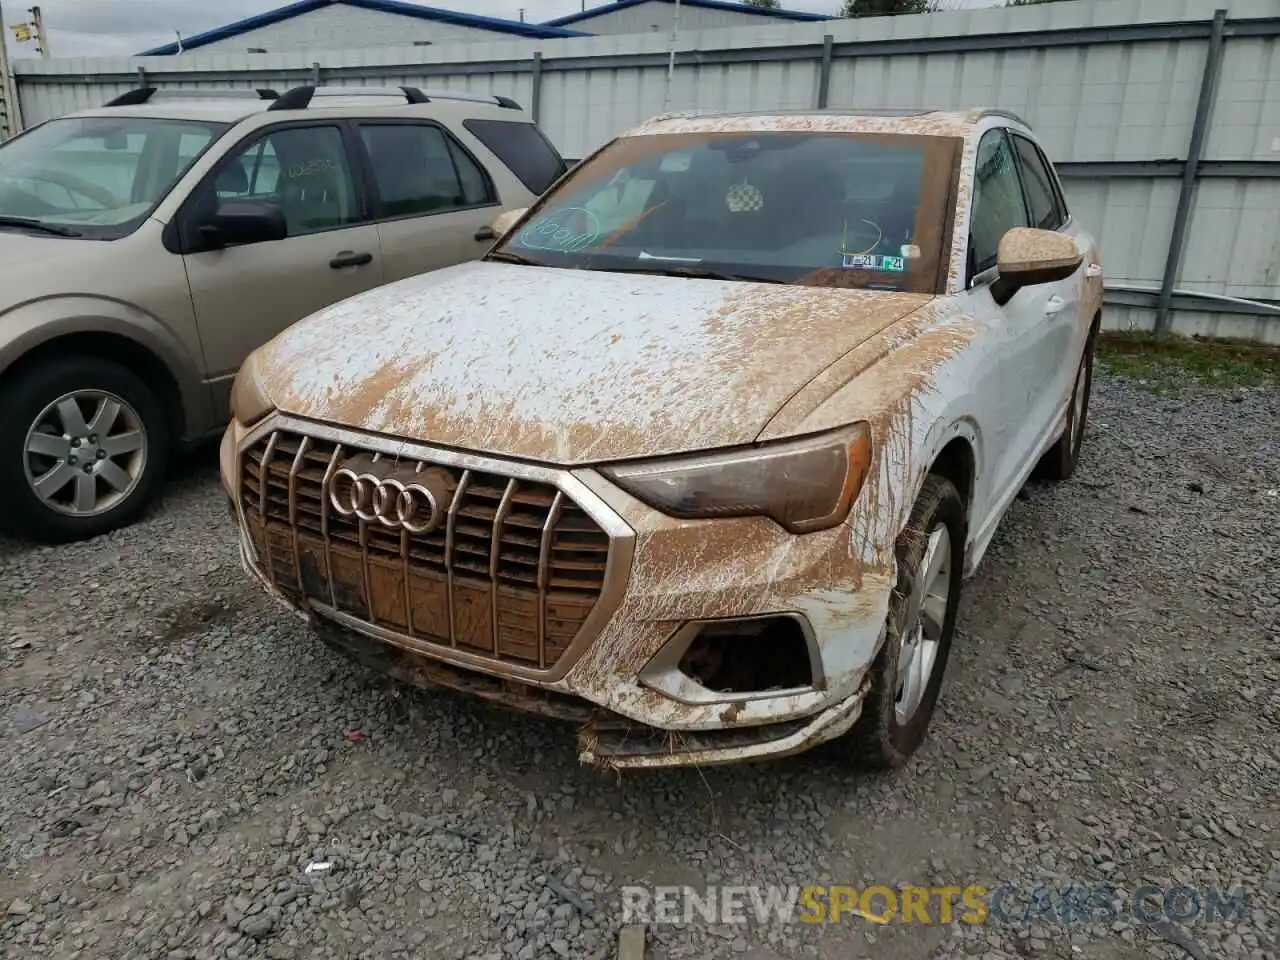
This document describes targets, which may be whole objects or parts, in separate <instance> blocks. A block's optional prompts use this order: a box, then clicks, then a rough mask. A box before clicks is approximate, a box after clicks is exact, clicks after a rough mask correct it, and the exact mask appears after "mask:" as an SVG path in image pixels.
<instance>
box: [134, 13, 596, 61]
mask: <svg viewBox="0 0 1280 960" xmlns="http://www.w3.org/2000/svg"><path fill="white" fill-rule="evenodd" d="M335 3H343V4H346V5H347V6H349V7H360V8H361V9H364V10H376V11H378V12H379V13H398V14H400V15H401V16H404V17H413V18H415V19H417V20H432V21H434V22H436V23H448V24H452V25H453V26H456V27H474V28H475V29H477V30H492V31H493V32H494V33H507V34H511V35H512V36H517V37H529V38H532V39H550V38H555V37H588V36H590V34H588V33H581V32H579V31H577V30H562V29H561V28H559V27H556V26H552V25H550V24H545V23H520V22H518V21H516V20H499V19H498V18H496V17H481V16H477V15H476V14H473V13H458V11H456V10H441V9H440V8H439V7H424V6H421V5H419V4H416V3H404V2H402V0H298V2H297V3H290V4H286V5H285V6H283V7H279V8H277V9H275V10H268V11H267V12H266V13H260V14H258V15H257V16H256V17H246V18H245V19H243V20H237V21H236V22H235V23H228V24H227V25H226V26H224V27H216V28H214V29H213V30H206V31H205V32H204V33H198V34H196V35H195V36H193V37H187V38H185V39H184V40H183V41H182V49H183V50H192V49H194V48H196V47H203V46H205V45H207V44H210V43H217V42H218V41H219V40H229V39H231V38H232V37H238V36H240V35H241V34H244V33H248V32H249V31H250V30H257V29H259V28H260V27H269V26H271V24H273V23H280V22H282V21H284V20H292V19H293V18H294V17H300V16H302V15H303V14H305V13H311V12H312V11H314V10H319V9H321V8H323V7H327V6H330V5H331V4H335ZM178 52H179V51H178V44H177V43H176V42H175V43H166V44H165V45H164V46H162V47H154V48H152V49H151V50H144V51H143V52H142V53H140V54H138V56H140V57H167V56H171V55H173V54H175V53H178Z"/></svg>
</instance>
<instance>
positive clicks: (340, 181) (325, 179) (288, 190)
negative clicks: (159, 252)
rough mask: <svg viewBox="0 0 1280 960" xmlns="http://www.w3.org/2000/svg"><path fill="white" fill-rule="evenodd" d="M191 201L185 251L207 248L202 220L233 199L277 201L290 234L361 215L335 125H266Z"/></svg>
mask: <svg viewBox="0 0 1280 960" xmlns="http://www.w3.org/2000/svg"><path fill="white" fill-rule="evenodd" d="M193 200H194V202H193V203H192V205H191V206H190V207H189V208H188V209H187V211H186V212H185V213H184V215H183V224H182V227H183V249H185V250H187V251H193V250H199V249H203V248H204V243H203V242H202V241H201V239H200V237H199V228H200V225H201V223H203V222H204V221H205V220H206V219H207V218H208V217H210V216H212V215H213V213H214V212H215V211H216V210H217V208H218V205H219V204H220V203H226V202H227V201H229V200H257V201H260V202H264V203H274V204H278V205H279V207H280V210H281V212H282V213H283V214H284V219H285V223H286V225H287V226H288V230H289V236H291V237H295V236H302V235H305V234H308V233H319V232H320V231H322V230H333V229H336V228H339V227H346V226H351V225H352V224H355V223H359V222H360V221H361V219H362V216H361V210H360V202H359V195H358V194H357V193H356V182H355V178H354V177H353V176H352V172H351V164H350V162H349V159H348V157H347V150H346V145H345V143H344V140H343V136H342V130H341V128H339V127H336V126H314V127H283V128H280V129H276V130H268V131H267V132H265V133H263V134H262V135H260V136H258V137H255V138H253V139H252V140H249V141H248V142H246V143H243V144H241V145H240V147H239V148H237V149H236V150H234V151H232V153H231V154H230V156H229V158H228V159H227V160H226V161H225V162H224V163H222V164H220V165H219V167H218V168H217V169H216V170H215V171H214V173H213V175H212V176H211V177H210V178H208V179H206V180H205V181H204V182H203V183H202V184H200V186H199V188H198V189H197V190H196V193H195V196H194V197H193Z"/></svg>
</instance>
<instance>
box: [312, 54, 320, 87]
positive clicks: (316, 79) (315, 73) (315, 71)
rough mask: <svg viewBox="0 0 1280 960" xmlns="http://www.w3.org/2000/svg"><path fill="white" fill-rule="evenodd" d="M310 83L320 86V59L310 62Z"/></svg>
mask: <svg viewBox="0 0 1280 960" xmlns="http://www.w3.org/2000/svg"><path fill="white" fill-rule="evenodd" d="M311 85H312V86H313V87H318V86H320V61H318V60H317V61H314V62H313V63H312V64H311Z"/></svg>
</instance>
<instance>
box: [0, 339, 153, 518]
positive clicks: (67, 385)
mask: <svg viewBox="0 0 1280 960" xmlns="http://www.w3.org/2000/svg"><path fill="white" fill-rule="evenodd" d="M0 410H3V411H5V415H4V417H3V418H0V497H3V498H4V501H5V502H6V503H7V504H8V508H7V509H6V510H4V511H3V513H0V525H2V526H3V527H4V528H5V529H6V530H8V531H9V532H11V533H14V534H17V535H18V536H25V537H31V538H33V539H36V540H41V541H44V542H46V543H67V542H71V541H75V540H85V539H88V538H89V537H95V536H98V535H100V534H103V533H107V532H109V531H111V530H115V529H117V528H119V527H123V526H126V525H128V524H130V523H132V522H133V521H134V520H135V519H137V517H138V516H139V515H140V514H141V513H142V511H143V510H144V509H145V508H146V507H147V505H148V503H150V501H151V500H152V499H153V497H154V496H155V493H156V490H157V487H158V485H159V483H160V480H161V479H162V478H163V475H164V471H165V467H166V465H167V461H168V454H169V431H168V429H167V425H166V422H165V418H164V412H163V410H162V409H161V407H160V403H159V401H158V400H157V399H156V396H155V394H154V393H153V392H152V391H151V389H150V388H148V387H147V385H146V384H145V383H143V381H142V380H141V379H139V378H138V377H137V376H136V375H135V374H134V373H132V372H131V371H130V370H128V369H127V368H125V367H122V366H120V365H119V364H117V363H113V362H111V361H109V360H103V359H100V358H98V357H88V356H82V357H65V358H59V359H57V360H53V361H51V362H47V363H43V364H40V365H38V366H35V367H33V368H31V369H30V370H26V371H24V372H22V373H20V374H19V375H17V376H16V377H14V378H13V379H12V380H11V381H9V382H8V383H6V384H4V385H3V387H0Z"/></svg>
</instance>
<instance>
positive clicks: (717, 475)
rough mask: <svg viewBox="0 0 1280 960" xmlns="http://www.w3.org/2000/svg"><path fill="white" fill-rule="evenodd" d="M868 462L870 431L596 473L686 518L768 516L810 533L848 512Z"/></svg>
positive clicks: (859, 428)
mask: <svg viewBox="0 0 1280 960" xmlns="http://www.w3.org/2000/svg"><path fill="white" fill-rule="evenodd" d="M870 464H871V428H870V426H869V425H868V424H866V423H855V424H853V425H852V426H849V427H844V428H841V429H840V430H835V431H831V432H829V433H822V434H817V435H814V436H810V437H804V438H802V439H799V440H784V441H781V442H778V443H769V444H764V445H761V446H758V447H749V448H743V449H740V450H732V451H726V452H723V453H712V454H705V455H697V456H689V457H672V458H669V459H664V460H658V461H647V462H635V463H620V464H614V465H612V466H608V467H603V468H601V472H602V473H603V474H604V475H605V476H606V477H608V478H609V479H610V480H612V481H613V482H614V483H616V484H617V485H618V486H620V487H621V488H622V489H623V490H625V491H627V493H629V494H631V495H632V496H634V497H636V498H637V499H639V500H642V501H644V502H645V503H647V504H648V505H649V506H651V507H653V508H654V509H656V510H661V511H662V512H663V513H666V514H669V515H671V516H673V517H680V518H682V519H686V520H709V519H715V518H718V517H757V516H758V517H769V518H770V519H771V520H774V521H776V522H777V523H778V524H780V525H781V526H783V527H785V528H786V529H787V530H789V531H790V532H792V533H811V532H813V531H815V530H825V529H827V528H828V527H834V526H835V525H837V524H839V523H842V522H843V521H844V519H845V517H847V516H848V515H849V510H850V508H851V507H852V506H853V501H854V500H855V499H856V498H857V496H858V492H859V491H860V490H861V489H862V484H863V482H864V481H865V480H866V478H867V470H868V468H869V467H870Z"/></svg>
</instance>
